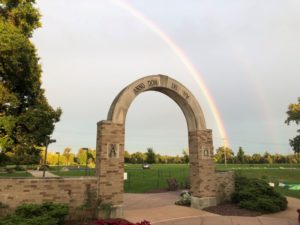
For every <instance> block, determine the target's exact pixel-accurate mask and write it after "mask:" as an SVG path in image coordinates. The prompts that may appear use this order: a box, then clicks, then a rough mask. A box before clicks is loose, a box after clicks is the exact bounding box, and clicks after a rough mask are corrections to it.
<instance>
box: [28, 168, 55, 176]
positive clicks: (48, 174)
mask: <svg viewBox="0 0 300 225" xmlns="http://www.w3.org/2000/svg"><path fill="white" fill-rule="evenodd" d="M27 172H28V173H31V175H32V176H34V177H43V171H38V170H27ZM45 177H58V176H57V175H55V174H53V173H50V172H49V171H46V173H45Z"/></svg>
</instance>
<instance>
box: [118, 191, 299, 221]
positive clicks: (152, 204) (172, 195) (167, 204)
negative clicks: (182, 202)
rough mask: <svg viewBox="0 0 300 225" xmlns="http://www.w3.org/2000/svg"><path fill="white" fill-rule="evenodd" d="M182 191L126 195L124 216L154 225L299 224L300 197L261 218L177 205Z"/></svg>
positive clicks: (291, 199) (289, 199)
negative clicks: (283, 207) (281, 209)
mask: <svg viewBox="0 0 300 225" xmlns="http://www.w3.org/2000/svg"><path fill="white" fill-rule="evenodd" d="M178 198H179V192H166V193H158V194H125V195H124V200H125V204H124V216H125V219H127V220H129V221H132V222H140V221H142V220H148V221H150V222H151V224H153V225H299V224H298V222H297V213H296V208H297V207H298V208H299V207H300V200H299V199H294V198H288V201H289V208H288V209H287V210H286V211H284V212H280V213H275V214H268V215H264V216H260V217H237V216H220V215H216V214H212V213H208V212H206V211H202V210H196V209H192V208H188V207H182V206H176V205H174V202H175V201H176V200H177V199H178Z"/></svg>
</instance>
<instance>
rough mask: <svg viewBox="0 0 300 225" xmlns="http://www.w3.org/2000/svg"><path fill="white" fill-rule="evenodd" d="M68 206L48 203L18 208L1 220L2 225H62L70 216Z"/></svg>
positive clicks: (0, 224)
mask: <svg viewBox="0 0 300 225" xmlns="http://www.w3.org/2000/svg"><path fill="white" fill-rule="evenodd" d="M68 210H69V208H68V206H67V205H64V204H54V203H50V202H46V203H43V204H40V205H39V204H25V205H21V206H19V207H17V209H16V211H15V213H14V214H12V215H8V216H6V217H4V218H2V219H1V221H0V225H41V224H42V225H62V224H63V223H64V220H65V217H66V216H67V215H68Z"/></svg>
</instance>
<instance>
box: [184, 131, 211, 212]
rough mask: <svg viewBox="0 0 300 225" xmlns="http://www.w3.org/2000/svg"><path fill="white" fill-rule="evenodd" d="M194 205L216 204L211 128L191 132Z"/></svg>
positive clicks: (201, 206)
mask: <svg viewBox="0 0 300 225" xmlns="http://www.w3.org/2000/svg"><path fill="white" fill-rule="evenodd" d="M189 152H190V182H191V192H192V207H193V208H199V209H202V208H205V207H209V206H214V205H216V181H215V165H214V162H213V141H212V131H211V130H197V131H192V132H189Z"/></svg>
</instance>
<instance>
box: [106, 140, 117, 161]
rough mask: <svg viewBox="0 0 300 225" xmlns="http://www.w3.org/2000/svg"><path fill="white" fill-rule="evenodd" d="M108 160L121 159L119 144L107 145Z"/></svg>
mask: <svg viewBox="0 0 300 225" xmlns="http://www.w3.org/2000/svg"><path fill="white" fill-rule="evenodd" d="M107 155H108V158H109V159H111V158H119V144H114V143H110V144H108V145H107Z"/></svg>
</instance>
